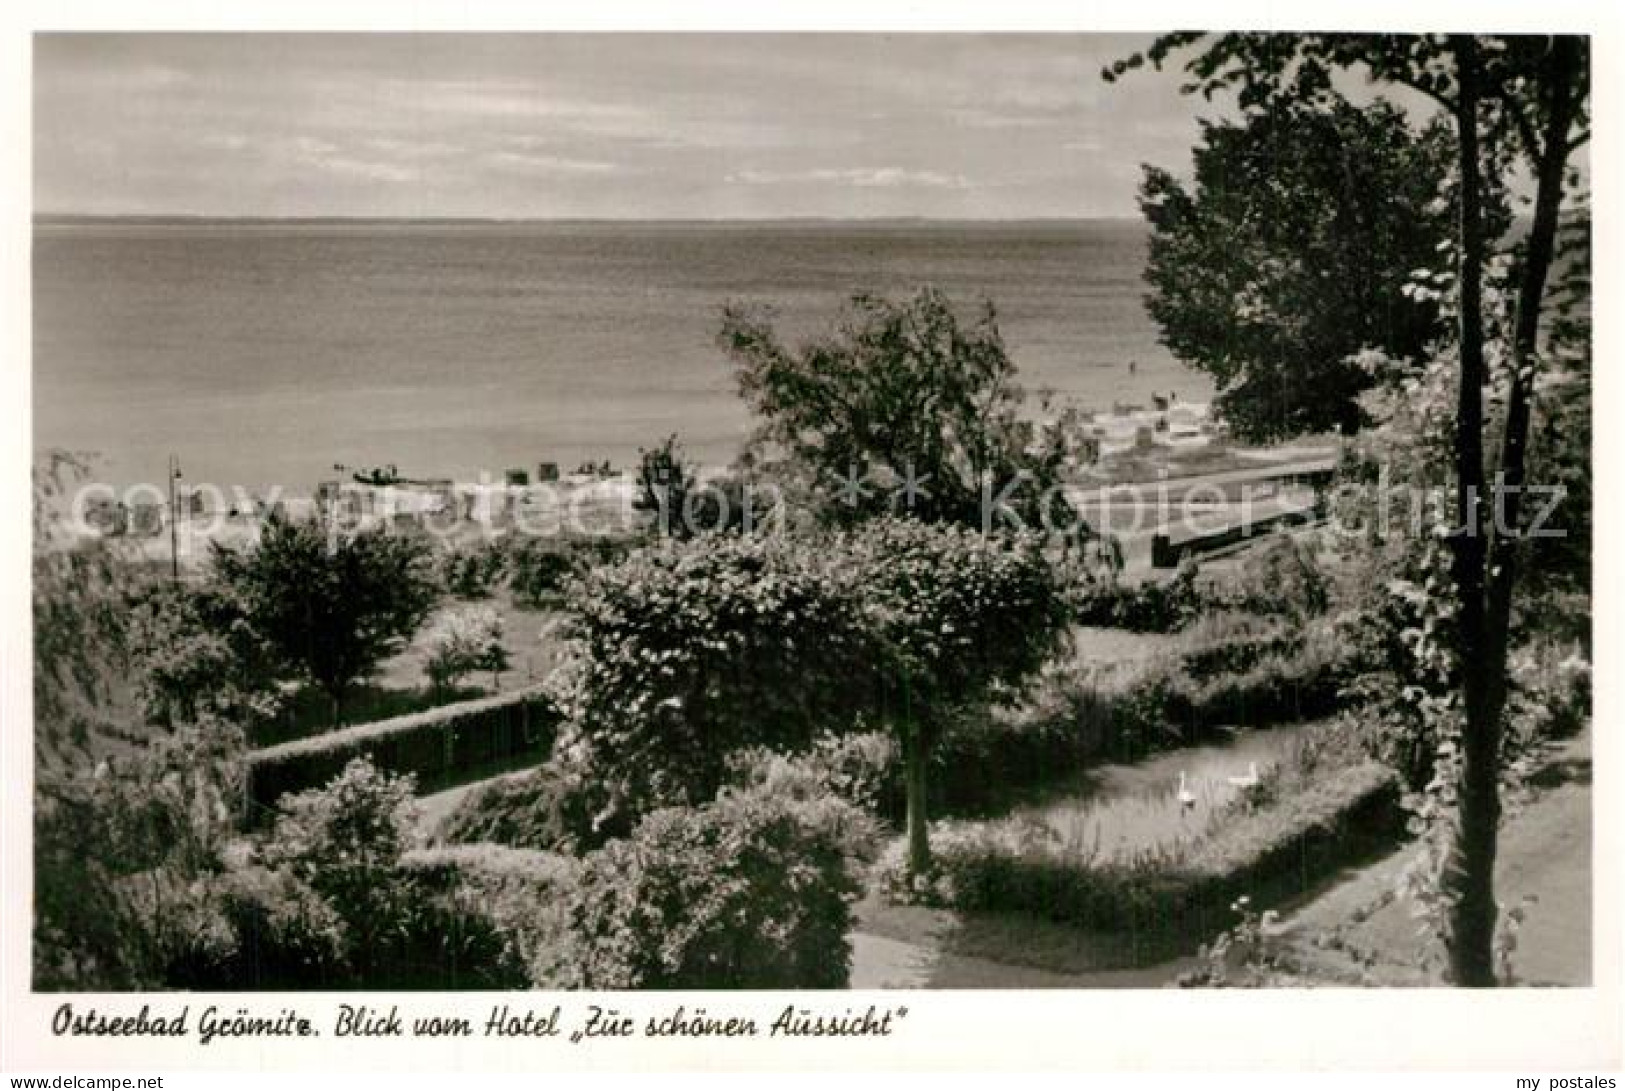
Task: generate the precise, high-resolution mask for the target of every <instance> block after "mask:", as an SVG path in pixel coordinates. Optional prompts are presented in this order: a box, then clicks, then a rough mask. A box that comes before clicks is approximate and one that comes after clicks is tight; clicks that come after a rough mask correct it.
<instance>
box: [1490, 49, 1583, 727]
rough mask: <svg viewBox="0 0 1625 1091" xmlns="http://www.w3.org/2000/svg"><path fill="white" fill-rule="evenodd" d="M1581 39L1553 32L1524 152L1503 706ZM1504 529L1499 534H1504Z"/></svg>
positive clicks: (1493, 578) (1499, 629)
mask: <svg viewBox="0 0 1625 1091" xmlns="http://www.w3.org/2000/svg"><path fill="white" fill-rule="evenodd" d="M1580 49H1581V45H1580V40H1579V39H1578V38H1575V37H1572V36H1562V37H1557V38H1555V39H1554V40H1553V43H1552V50H1551V53H1550V54H1549V56H1548V58H1547V63H1546V66H1545V71H1544V72H1543V73H1542V80H1541V87H1540V91H1541V95H1542V99H1543V101H1542V106H1543V110H1542V116H1543V118H1544V125H1543V128H1542V130H1541V131H1540V133H1539V137H1540V147H1539V148H1538V149H1530V154H1531V155H1533V156H1536V157H1537V158H1536V162H1535V183H1536V188H1535V214H1534V220H1533V222H1532V223H1531V224H1530V228H1529V238H1528V240H1527V241H1526V242H1525V244H1524V261H1523V266H1522V268H1521V269H1520V270H1519V274H1518V309H1517V313H1516V320H1515V325H1514V327H1513V333H1512V363H1511V366H1512V379H1511V389H1510V391H1509V394H1508V399H1507V420H1506V433H1505V435H1504V436H1503V438H1502V446H1501V477H1500V483H1501V485H1502V486H1503V488H1502V490H1501V491H1502V494H1503V500H1502V504H1501V507H1500V508H1499V509H1498V511H1497V517H1496V538H1495V545H1494V549H1493V551H1492V554H1491V561H1492V563H1491V566H1490V587H1489V607H1488V620H1487V627H1488V639H1489V653H1490V655H1491V656H1492V657H1493V658H1494V659H1495V661H1496V662H1498V663H1500V664H1501V665H1502V667H1503V670H1502V672H1501V674H1500V677H1501V679H1502V681H1503V684H1502V686H1501V687H1500V691H1499V692H1498V693H1497V694H1496V699H1497V701H1498V703H1499V705H1501V706H1504V705H1505V703H1506V693H1505V688H1506V687H1505V685H1504V678H1505V671H1504V666H1505V662H1506V655H1507V650H1508V644H1509V641H1510V636H1511V622H1512V597H1513V590H1514V588H1515V587H1516V585H1517V576H1518V551H1517V535H1518V533H1519V529H1520V527H1521V521H1522V514H1523V488H1524V484H1525V482H1526V480H1527V477H1528V449H1529V423H1530V412H1531V405H1530V403H1531V401H1532V400H1533V395H1534V383H1535V372H1536V370H1537V366H1538V363H1539V361H1538V359H1537V354H1538V351H1539V346H1540V319H1541V306H1542V304H1543V303H1544V301H1545V298H1546V282H1547V280H1548V279H1549V277H1550V274H1551V268H1552V256H1553V254H1554V253H1555V251H1556V245H1557V229H1558V220H1559V215H1560V213H1561V211H1562V205H1563V174H1564V171H1565V170H1566V169H1567V167H1568V159H1569V154H1570V145H1569V131H1570V129H1572V128H1573V127H1574V121H1575V117H1576V115H1577V113H1578V110H1579V106H1580V100H1581V98H1582V97H1583V94H1584V92H1583V89H1582V88H1581V87H1580V86H1579V81H1580V74H1579V66H1580V60H1581V58H1580ZM1503 532H1505V536H1503Z"/></svg>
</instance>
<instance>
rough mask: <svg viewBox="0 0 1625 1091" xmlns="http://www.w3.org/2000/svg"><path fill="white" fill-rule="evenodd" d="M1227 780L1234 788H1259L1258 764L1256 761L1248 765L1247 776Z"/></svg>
mask: <svg viewBox="0 0 1625 1091" xmlns="http://www.w3.org/2000/svg"><path fill="white" fill-rule="evenodd" d="M1225 779H1227V780H1228V781H1230V786H1231V787H1232V788H1256V787H1258V763H1257V762H1256V761H1250V762H1248V763H1247V775H1246V776H1241V777H1227V778H1225Z"/></svg>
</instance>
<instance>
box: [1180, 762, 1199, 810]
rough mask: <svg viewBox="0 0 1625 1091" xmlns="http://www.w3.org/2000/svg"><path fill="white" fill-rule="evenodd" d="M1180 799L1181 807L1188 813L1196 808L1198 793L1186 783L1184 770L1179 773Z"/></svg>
mask: <svg viewBox="0 0 1625 1091" xmlns="http://www.w3.org/2000/svg"><path fill="white" fill-rule="evenodd" d="M1178 799H1179V805H1180V806H1181V807H1183V808H1185V809H1186V810H1187V811H1188V810H1190V809H1191V808H1192V807H1194V806H1196V793H1195V792H1192V791H1191V790H1190V787H1189V786H1188V785H1187V784H1186V783H1185V771H1184V770H1183V769H1181V770H1180V771H1179V792H1178Z"/></svg>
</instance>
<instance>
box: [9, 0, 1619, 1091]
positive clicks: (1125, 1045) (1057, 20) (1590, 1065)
mask: <svg viewBox="0 0 1625 1091" xmlns="http://www.w3.org/2000/svg"><path fill="white" fill-rule="evenodd" d="M0 19H3V20H4V21H5V34H4V37H3V39H0V65H3V68H0V71H3V73H4V75H3V84H0V139H3V140H4V146H5V147H6V149H7V151H8V154H7V156H6V157H5V163H4V166H3V167H0V170H3V172H4V173H3V178H0V186H3V189H0V202H3V208H4V210H5V213H6V226H5V232H6V233H5V243H6V245H5V246H4V249H3V252H0V261H3V262H4V273H3V281H0V282H3V284H4V288H5V292H4V297H3V298H4V302H3V306H4V322H3V323H0V330H3V333H0V336H3V337H4V341H5V354H6V355H5V364H4V366H3V368H0V384H3V385H0V413H4V414H5V415H6V420H5V423H4V425H3V426H0V444H3V445H4V456H3V457H4V466H5V471H6V472H5V474H4V477H3V481H4V486H3V488H4V491H3V492H0V502H3V503H4V504H5V507H4V509H0V510H5V511H8V512H11V513H14V515H15V517H14V518H12V519H9V520H6V521H5V522H4V524H3V528H0V561H3V571H4V582H3V592H0V594H3V599H0V601H3V603H4V619H3V623H0V625H3V628H0V672H3V673H0V701H3V704H0V761H3V776H0V922H3V935H0V982H3V984H0V1067H3V1068H4V1069H5V1070H6V1071H19V1070H27V1071H34V1070H39V1071H57V1072H79V1073H89V1072H93V1071H100V1070H120V1071H125V1072H134V1071H154V1070H161V1071H181V1070H188V1069H194V1068H207V1069H217V1068H234V1069H235V1068H241V1069H245V1070H249V1071H254V1070H264V1071H270V1070H284V1071H286V1070H296V1069H316V1070H339V1071H373V1072H378V1071H390V1072H402V1073H406V1072H414V1071H415V1072H423V1071H428V1070H470V1071H472V1070H486V1069H494V1070H508V1071H526V1070H548V1069H559V1070H568V1069H617V1070H620V1069H627V1068H637V1069H649V1068H684V1069H701V1070H721V1069H781V1068H790V1069H819V1070H822V1069H852V1068H858V1069H866V1070H888V1069H896V1068H908V1069H916V1070H920V1069H926V1070H952V1069H964V1068H986V1067H994V1068H1006V1069H1014V1068H1021V1069H1028V1068H1037V1069H1082V1070H1095V1071H1099V1070H1118V1071H1146V1070H1157V1071H1189V1070H1200V1071H1205V1072H1215V1071H1260V1070H1276V1069H1283V1068H1290V1069H1305V1068H1306V1069H1314V1070H1322V1071H1339V1070H1367V1071H1375V1070H1382V1071H1388V1070H1437V1069H1468V1070H1479V1071H1488V1070H1520V1071H1526V1072H1527V1071H1540V1072H1543V1073H1546V1072H1551V1071H1553V1070H1585V1069H1617V1068H1618V1067H1619V1066H1620V1064H1621V1027H1622V1024H1625V1011H1622V1008H1621V991H1620V987H1621V950H1622V944H1621V926H1622V923H1625V913H1622V906H1621V902H1620V844H1621V841H1620V833H1621V830H1622V828H1625V824H1622V818H1625V815H1622V813H1621V803H1620V788H1621V778H1620V771H1621V770H1620V759H1621V750H1620V739H1619V737H1618V734H1617V732H1615V731H1614V730H1612V728H1613V725H1616V724H1618V723H1620V722H1621V720H1620V713H1621V712H1622V711H1625V706H1622V703H1621V699H1620V698H1621V687H1620V685H1619V683H1618V681H1617V680H1618V679H1619V678H1620V677H1622V675H1621V673H1620V671H1621V668H1622V667H1625V663H1622V661H1621V659H1620V656H1619V650H1620V644H1619V638H1620V627H1619V621H1620V619H1621V617H1622V614H1621V611H1620V606H1621V572H1622V571H1625V568H1619V567H1610V566H1608V565H1606V564H1604V565H1601V567H1600V569H1599V571H1598V572H1597V573H1596V580H1595V601H1594V616H1595V617H1596V619H1597V640H1596V655H1597V659H1596V667H1597V669H1596V671H1595V677H1596V679H1597V682H1598V688H1597V693H1596V706H1595V723H1596V724H1597V725H1598V727H1597V728H1596V729H1595V730H1594V749H1595V755H1594V762H1595V774H1594V776H1595V779H1594V784H1595V789H1594V792H1593V799H1594V801H1595V812H1594V830H1595V837H1594V846H1595V848H1594V851H1595V854H1596V855H1595V868H1594V899H1595V902H1594V923H1595V942H1594V959H1595V962H1594V967H1595V969H1594V982H1595V984H1594V985H1593V987H1592V988H1589V989H1563V990H1531V989H1519V990H1507V991H1495V992H1485V993H1471V992H1464V991H1455V990H1435V991H1426V992H1418V991H1406V990H1312V991H1259V992H1244V991H1234V992H1216V991H1209V990H1195V991H1177V990H1145V991H1110V990H1099V991H1069V992H1056V991H1019V992H933V991H927V992H909V993H901V992H885V993H856V992H854V993H840V994H809V993H795V994H729V993H691V994H678V993H639V994H617V995H613V996H609V997H607V998H604V1000H605V1002H606V1003H607V1004H608V1005H610V1006H615V1007H619V1008H621V1009H622V1010H626V1011H629V1012H637V1013H648V1012H650V1011H653V1010H661V1011H663V1010H665V1009H667V1008H669V1007H672V1006H674V1005H675V1004H677V1003H679V1002H682V1003H687V1004H688V1005H689V1006H690V1007H693V1006H694V1005H704V1006H705V1007H707V1008H709V1009H711V1010H712V1011H713V1012H716V1011H745V1010H750V1011H751V1012H753V1013H755V1014H756V1015H757V1017H758V1018H761V1017H762V1016H763V1015H766V1017H767V1020H770V1019H771V1018H772V1013H773V1012H775V1011H776V1010H777V1009H778V1008H779V1007H781V1006H782V1005H783V1004H784V1003H785V1002H796V1003H799V1004H804V1005H807V1006H812V1007H816V1008H819V1009H823V1010H839V1009H841V1008H843V1007H846V1006H849V1005H850V1006H860V1007H861V1006H863V1005H866V1004H868V1003H870V1002H875V1003H879V1004H881V1005H883V1006H895V1005H898V1004H904V1005H906V1006H907V1007H908V1008H909V1010H910V1014H909V1015H908V1016H907V1018H906V1019H905V1020H903V1021H902V1023H901V1024H900V1029H899V1031H898V1033H896V1034H895V1035H894V1036H892V1037H891V1038H889V1039H886V1040H881V1041H876V1040H868V1041H807V1042H781V1041H766V1040H756V1041H748V1042H726V1041H701V1042H652V1041H648V1040H641V1039H640V1040H635V1041H632V1042H629V1043H624V1044H616V1045H614V1046H613V1047H607V1048H606V1047H605V1046H604V1045H602V1044H600V1045H597V1046H593V1047H591V1048H584V1047H566V1046H560V1045H554V1044H551V1043H543V1044H541V1045H538V1046H535V1047H527V1046H526V1045H525V1044H519V1045H513V1044H497V1045H492V1044H491V1043H490V1042H488V1041H487V1040H485V1039H480V1038H475V1039H471V1040H468V1041H464V1042H456V1043H437V1042H430V1041H410V1040H406V1041H388V1042H384V1043H369V1042H352V1041H342V1040H338V1039H335V1038H332V1037H331V1036H324V1037H322V1038H318V1039H314V1040H312V1041H311V1042H310V1043H308V1044H289V1043H287V1042H284V1041H281V1040H273V1041H269V1042H266V1041H252V1042H247V1043H235V1042H233V1043H224V1044H217V1045H212V1046H209V1047H206V1048H204V1047H199V1046H197V1045H196V1044H195V1043H193V1042H190V1041H188V1042H182V1043H167V1042H157V1041H154V1040H151V1039H139V1040H118V1039H101V1040H86V1039H65V1038H53V1037H52V1036H51V1035H50V1033H49V1029H48V1028H49V1023H50V1018H51V1014H52V1013H53V1012H54V1011H55V1009H56V1007H57V1005H59V1004H60V1003H62V1002H63V1001H64V1000H65V999H76V1000H78V1001H80V1002H81V1003H95V1004H97V1006H98V1007H100V1006H108V1007H115V1006H116V1007H117V1008H118V1009H119V1010H123V1011H133V1010H135V1009H136V1008H139V1007H140V1003H141V1002H142V1001H143V1000H145V1001H147V1002H149V1003H152V1004H153V1005H154V1006H155V1007H156V1006H159V1005H170V1004H173V1003H179V1002H184V1001H182V1000H181V999H180V998H178V997H176V996H171V995H163V994H154V995H148V996H144V997H138V996H108V997H100V998H97V997H73V996H67V995H56V994H39V995H36V994H32V993H30V992H29V974H30V959H29V954H28V943H29V929H30V923H31V918H32V913H31V909H30V903H29V872H30V866H29V862H30V859H31V853H30V827H31V821H30V801H31V781H32V763H33V744H32V731H31V729H30V728H29V726H28V725H31V723H32V717H31V709H30V704H31V686H30V676H31V665H32V655H31V651H30V642H29V641H30V634H29V625H28V603H29V597H28V571H29V569H28V555H29V523H28V520H27V519H26V518H23V517H22V516H23V513H24V512H26V511H27V510H28V506H29V500H28V488H27V481H28V478H27V469H28V465H29V461H30V451H31V446H32V444H31V442H30V439H29V430H28V418H29V411H28V407H29V405H30V404H31V402H30V390H29V383H30V372H29V361H30V345H31V340H30V333H29V330H30V327H29V314H30V311H29V296H28V285H29V248H30V240H31V237H32V234H31V221H30V215H31V201H30V193H31V177H32V174H31V164H30V161H29V153H30V150H31V146H32V138H31V130H30V112H31V111H30V93H31V77H30V48H31V47H30V34H31V33H32V32H34V31H49V30H232V31H266V30H284V31H286V30H318V29H319V30H354V31H364V30H376V29H388V30H395V31H408V30H410V31H451V30H516V31H517V30H531V31H535V30H561V31H562V30H578V31H585V30H619V29H638V30H669V31H691V30H752V31H765V30H781V31H789V30H818V31H832V30H867V31H971V30H977V31H990V30H1005V31H1017V30H1021V31H1062V30H1066V31H1097V32H1108V31H1115V32H1131V31H1132V32H1150V31H1157V30H1171V29H1176V28H1181V27H1186V26H1197V27H1216V28H1218V29H1236V28H1246V29H1260V30H1266V29H1279V30H1286V29H1330V28H1348V29H1362V30H1364V29H1391V30H1411V31H1419V30H1446V29H1460V28H1462V27H1471V28H1475V29H1482V30H1486V31H1490V30H1494V31H1526V32H1537V31H1538V32H1551V31H1564V32H1581V33H1589V34H1591V35H1592V36H1593V48H1594V59H1593V65H1592V73H1593V80H1594V88H1593V106H1594V114H1595V125H1594V138H1593V147H1592V151H1591V160H1592V180H1593V204H1594V214H1595V225H1596V241H1597V255H1596V256H1597V261H1596V278H1595V290H1596V298H1597V299H1598V300H1599V301H1607V302H1610V303H1612V302H1617V301H1619V300H1620V298H1621V296H1620V295H1619V292H1618V288H1619V285H1620V279H1619V278H1620V257H1621V253H1622V245H1621V244H1622V242H1625V239H1622V237H1621V233H1620V219H1619V215H1620V211H1621V201H1620V197H1621V194H1620V192H1619V175H1618V168H1619V165H1620V162H1621V159H1620V143H1619V140H1620V132H1619V121H1620V109H1619V108H1620V105H1621V98H1620V84H1621V73H1622V72H1625V52H1622V48H1621V47H1622V41H1621V37H1620V30H1621V23H1620V16H1619V14H1618V5H1617V4H1615V5H1608V4H1603V3H1597V4H1590V3H1579V2H1575V0H1545V2H1541V3H1538V4H1529V3H1527V2H1524V3H1507V2H1489V3H1484V2H1481V3H1474V4H1466V3H1451V4H1432V5H1426V6H1424V5H1421V4H1418V3H1416V2H1415V0H1409V2H1396V0H1381V2H1365V3H1349V2H1339V3H1336V4H1317V5H1315V6H1314V7H1313V9H1312V11H1311V9H1309V8H1307V7H1304V6H1301V5H1287V4H1280V3H1271V2H1267V0H1247V2H1231V3H1226V4H1223V5H1214V4H1211V3H1209V4H1203V3H1199V2H1194V0H1179V2H1139V3H1135V4H1129V5H1118V6H1112V7H1099V8H1094V7H1081V6H1079V7H1074V6H1071V5H1067V4H1063V3H1036V2H1030V0H1000V2H998V3H970V2H966V0H950V2H937V3H930V4H927V3H921V2H913V3H909V2H879V0H867V2H864V0H795V2H792V3H777V4H771V5H769V4H765V3H761V2H756V3H751V2H731V3H703V4H702V3H694V2H689V3H671V2H660V0H639V2H625V0H622V2H612V3H603V2H600V3H586V2H582V3H578V4H574V5H569V6H564V5H555V6H551V7H543V6H542V5H539V4H536V3H518V2H514V0H506V2H487V3H483V4H480V5H478V7H477V8H476V6H475V5H474V4H472V3H468V2H455V0H436V2H427V0H418V2H410V3H384V2H369V3H355V2H349V3H344V2H334V0H283V2H278V3H271V2H257V3H253V4H236V5H232V6H230V7H226V6H224V5H221V4H216V3H203V2H184V0H164V2H151V0H149V2H144V3H141V4H139V5H135V4H129V3H115V2H112V0H98V2H88V0H79V2H74V3H54V4H45V3H34V4H28V5H22V6H20V7H18V6H8V7H7V8H6V13H5V15H3V16H0ZM1595 318H1596V359H1597V360H1599V361H1602V362H1603V366H1601V367H1599V368H1597V369H1596V372H1595V380H1596V391H1595V394H1596V406H1597V413H1598V415H1599V417H1601V418H1602V419H1603V420H1607V419H1609V414H1610V411H1611V410H1613V409H1617V408H1625V401H1622V399H1621V390H1620V383H1621V379H1620V377H1619V376H1618V375H1617V374H1616V371H1615V368H1613V367H1610V366H1608V364H1609V362H1612V361H1617V360H1619V359H1620V348H1621V344H1622V342H1621V337H1620V314H1619V312H1614V311H1612V310H1611V308H1610V307H1609V306H1606V305H1602V306H1597V307H1596V308H1595ZM1597 444H1598V446H1597V450H1596V462H1597V465H1596V471H1597V486H1598V487H1597V489H1596V493H1595V495H1596V496H1597V497H1599V498H1602V497H1607V496H1611V495H1619V494H1618V493H1617V492H1616V491H1615V489H1614V488H1612V487H1611V486H1613V485H1615V484H1617V483H1618V481H1619V475H1618V471H1619V468H1620V466H1621V453H1622V452H1621V446H1620V444H1621V440H1620V436H1619V434H1617V433H1613V432H1612V431H1611V430H1610V429H1607V428H1604V429H1601V430H1600V431H1599V432H1598V435H1597ZM1595 525H1596V528H1597V530H1596V533H1597V546H1598V548H1597V552H1596V556H1597V557H1598V558H1599V559H1601V558H1606V557H1608V556H1611V555H1612V556H1620V554H1616V553H1613V551H1612V550H1611V549H1610V548H1609V547H1610V546H1617V545H1619V544H1620V542H1621V536H1620V517H1619V514H1618V513H1617V512H1615V511H1613V510H1612V509H1611V508H1610V507H1609V506H1607V505H1606V504H1602V505H1600V510H1598V511H1597V512H1596V513H1595ZM358 995H361V994H358ZM358 995H335V994H298V995H283V994H229V995H226V996H213V997H210V996H204V995H201V994H200V995H194V996H192V997H190V1002H191V1003H192V1006H193V1017H194V1019H195V1018H196V1014H197V1012H198V1011H199V1010H200V1009H201V1008H202V1007H204V1006H206V1005H207V1004H209V1003H219V1004H220V1005H221V1006H222V1007H225V1008H234V1007H236V1006H238V1005H239V1004H242V1005H246V1006H249V1007H250V1008H252V1009H254V1010H255V1011H257V1012H267V1013H269V1012H274V1011H276V1010H278V1009H279V1008H280V1007H282V1006H284V1005H291V1006H297V1007H301V1008H305V1009H308V1010H310V1011H312V1012H313V1013H314V1012H325V1011H330V1010H334V1009H336V1005H337V1004H338V1003H342V1002H356V1001H357V999H358ZM364 995H365V997H366V1002H368V1003H374V1004H382V1005H386V1006H387V1005H388V1004H391V1003H399V1004H401V1005H402V1007H403V1009H404V1010H407V1011H425V1010H449V1009H451V1008H453V1007H457V1008H460V1009H461V1010H463V1011H464V1012H465V1013H466V1014H467V1015H468V1016H469V1017H470V1018H473V1019H475V1020H476V1022H481V1021H483V1018H484V1013H485V1011H486V1010H487V1009H488V1007H489V1006H490V1003H491V998H490V997H489V996H486V995H483V994H461V995H460V994H446V993H441V994H376V993H374V994H364ZM502 999H504V1000H506V1001H507V1002H509V1003H518V1004H529V1005H530V1006H535V1007H544V1006H548V1005H550V1004H551V1003H552V1002H553V998H552V997H550V996H548V995H547V994H521V995H520V996H519V997H517V998H516V997H514V996H512V995H509V994H502ZM558 999H559V1002H562V1003H564V1004H565V1005H566V1007H567V1009H573V1010H582V1009H583V1008H584V1006H585V1005H586V1004H587V1003H589V1002H591V1000H590V998H589V997H588V996H586V995H585V994H565V995H563V996H561V997H559V998H558ZM324 1021H325V1019H324ZM764 1021H766V1020H764Z"/></svg>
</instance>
